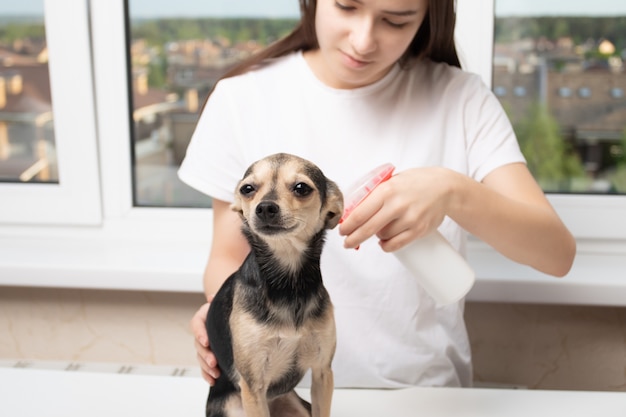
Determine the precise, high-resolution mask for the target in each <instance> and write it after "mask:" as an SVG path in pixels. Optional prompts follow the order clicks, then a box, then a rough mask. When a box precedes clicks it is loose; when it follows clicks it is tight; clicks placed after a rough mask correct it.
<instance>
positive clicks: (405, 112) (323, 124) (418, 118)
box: [179, 53, 524, 388]
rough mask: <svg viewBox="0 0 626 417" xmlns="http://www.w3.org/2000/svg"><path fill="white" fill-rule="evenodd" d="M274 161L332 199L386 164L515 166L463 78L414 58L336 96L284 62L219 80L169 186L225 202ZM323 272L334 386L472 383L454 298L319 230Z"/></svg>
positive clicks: (502, 130)
mask: <svg viewBox="0 0 626 417" xmlns="http://www.w3.org/2000/svg"><path fill="white" fill-rule="evenodd" d="M276 152H287V153H292V154H296V155H299V156H301V157H303V158H306V159H308V160H310V161H312V162H313V163H315V164H317V165H318V166H319V167H320V168H321V169H322V170H323V171H324V173H325V175H326V176H327V177H328V178H330V179H332V180H333V181H335V182H336V183H337V184H338V185H339V187H340V188H342V189H344V190H345V189H346V188H348V187H349V186H350V185H351V184H352V183H353V182H354V181H356V180H357V179H358V178H360V177H361V176H363V175H364V174H365V173H367V172H369V171H370V170H372V169H373V168H375V167H377V166H379V165H381V164H383V163H386V162H391V163H393V164H394V165H395V166H396V172H400V171H402V170H405V169H408V168H412V167H423V166H444V167H447V168H450V169H453V170H456V171H458V172H461V173H463V174H466V175H468V176H469V177H471V178H473V179H475V180H477V181H481V180H482V179H483V178H484V177H485V176H486V175H487V174H488V173H489V172H491V171H492V170H493V169H495V168H497V167H500V166H502V165H505V164H510V163H514V162H523V161H524V158H523V156H522V154H521V152H520V150H519V146H518V144H517V140H516V138H515V135H514V133H513V130H512V128H511V125H510V123H509V121H508V119H507V117H506V115H505V113H504V111H503V110H502V108H501V106H500V103H499V102H498V101H497V99H496V98H495V97H494V96H493V94H492V93H491V91H489V89H488V88H487V87H486V86H485V85H484V84H483V83H482V81H481V80H480V78H479V77H478V76H476V75H472V74H468V73H465V72H463V71H461V70H459V69H458V68H454V67H450V66H448V65H445V64H436V63H433V62H431V61H428V60H422V61H420V62H418V63H416V65H415V66H413V67H411V68H410V69H408V70H404V69H401V68H400V67H399V66H396V67H394V68H393V70H392V71H390V72H389V74H387V75H386V76H385V77H384V78H383V79H381V80H379V81H378V82H376V83H374V84H372V85H369V86H366V87H362V88H357V89H352V90H337V89H333V88H330V87H328V86H326V85H325V84H323V83H322V82H320V81H319V80H318V79H317V78H316V77H315V75H314V74H313V72H312V71H311V69H310V68H309V66H308V64H307V63H306V61H305V59H304V58H303V56H302V53H293V54H290V55H288V56H286V57H283V58H279V59H277V60H275V61H274V62H272V63H271V64H268V65H266V66H264V67H262V68H260V69H257V70H255V71H251V72H248V73H246V74H244V75H241V76H237V77H233V78H228V79H224V80H222V81H220V82H219V83H218V85H217V87H216V89H215V91H214V92H213V94H212V96H211V98H210V100H209V101H208V103H207V105H206V107H205V110H204V112H203V114H202V116H201V117H200V120H199V122H198V125H197V127H196V131H195V133H194V135H193V137H192V140H191V143H190V145H189V148H188V150H187V155H186V158H185V160H184V161H183V164H182V166H181V168H180V171H179V176H180V178H181V179H182V180H183V181H184V182H186V183H187V184H189V185H190V186H192V187H194V188H196V189H198V190H200V191H202V192H204V193H206V194H208V195H210V196H212V197H214V198H217V199H220V200H224V201H232V199H233V193H234V191H235V187H236V184H237V182H238V181H239V180H240V179H241V177H242V176H243V173H244V171H245V169H246V168H247V167H248V166H249V165H250V164H251V163H252V162H254V161H256V160H258V159H261V158H263V157H265V156H267V155H269V154H272V153H276ZM439 231H440V232H441V233H442V234H443V235H444V236H445V237H446V238H447V239H448V240H449V241H450V242H451V243H452V245H453V246H454V247H456V248H457V249H458V250H459V251H460V252H461V253H464V250H465V248H464V246H465V239H466V236H465V232H464V231H463V230H462V229H461V228H460V227H459V226H458V225H456V224H455V223H454V222H453V221H451V220H450V219H449V218H446V219H445V220H444V222H443V224H442V225H441V226H440V228H439ZM322 274H323V277H324V283H325V285H326V287H327V289H328V291H329V293H330V296H331V299H332V301H333V304H334V306H335V316H336V322H337V353H336V355H335V359H334V361H333V369H334V372H335V385H336V386H337V387H389V388H393V387H402V386H407V385H428V386H469V385H471V381H472V370H471V355H470V346H469V342H468V337H467V332H466V329H465V324H464V321H463V302H462V301H461V302H459V303H457V304H454V305H451V306H446V307H440V306H437V305H435V303H434V301H433V300H432V299H431V298H430V297H429V296H428V295H427V294H426V293H425V292H424V291H423V290H422V288H421V287H420V286H419V285H418V283H417V280H416V279H415V278H414V277H413V276H411V275H410V273H409V272H408V271H407V270H406V269H405V268H404V267H403V266H402V265H401V264H400V262H399V261H398V260H397V259H396V257H395V256H393V255H391V254H388V253H385V252H383V251H382V250H381V249H380V247H379V246H378V244H377V242H376V241H375V239H370V240H369V241H367V242H365V243H364V244H363V245H361V248H360V250H358V251H355V250H346V249H344V248H343V239H342V238H341V237H340V236H339V234H338V233H337V231H336V230H331V231H329V232H328V238H327V243H326V246H325V247H324V251H323V254H322Z"/></svg>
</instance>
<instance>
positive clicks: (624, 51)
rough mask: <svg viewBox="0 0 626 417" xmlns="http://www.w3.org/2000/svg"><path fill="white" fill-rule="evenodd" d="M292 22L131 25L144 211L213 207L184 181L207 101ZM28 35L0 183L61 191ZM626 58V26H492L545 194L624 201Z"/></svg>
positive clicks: (5, 122)
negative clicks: (223, 79)
mask: <svg viewBox="0 0 626 417" xmlns="http://www.w3.org/2000/svg"><path fill="white" fill-rule="evenodd" d="M581 19H582V20H581ZM583 20H584V21H583ZM295 23H296V21H295V20H288V19H213V18H207V19H142V20H139V19H137V20H133V19H132V16H131V25H130V32H131V33H130V34H129V41H128V46H129V50H128V56H129V59H130V62H131V64H132V65H131V68H132V74H131V75H130V76H131V77H132V109H133V112H132V117H133V122H134V130H133V132H132V133H133V143H134V157H135V161H134V169H135V182H136V183H135V202H136V204H137V205H145V206H207V205H209V204H210V200H209V199H208V198H207V197H205V196H201V195H200V194H199V193H196V192H195V191H193V190H190V189H189V188H188V187H186V186H184V185H183V184H181V183H180V182H179V181H178V179H177V177H176V170H177V168H178V166H179V165H180V163H181V161H182V159H183V157H184V154H185V150H186V148H187V144H188V143H189V140H190V138H191V134H192V132H193V129H194V127H195V124H196V122H197V119H198V114H199V111H200V110H201V108H202V105H203V103H204V100H205V99H206V96H207V94H208V92H209V91H210V90H211V88H212V87H213V86H214V84H215V82H216V80H217V79H218V78H219V77H220V76H221V75H222V74H223V73H224V72H225V71H227V70H228V69H230V68H232V66H233V65H235V64H236V63H238V62H240V60H241V59H243V58H246V57H248V56H250V54H252V53H254V52H255V51H257V50H259V49H260V48H262V47H264V46H266V45H267V44H269V43H270V42H272V41H274V40H276V39H278V38H279V37H281V36H283V35H284V34H286V33H287V32H288V31H289V30H290V29H291V28H292V27H293V25H294V24H295ZM15 25H16V24H15V23H14V24H13V26H12V27H15ZM23 25H28V28H29V30H25V29H24V28H23V27H22V28H21V29H20V30H19V31H18V30H16V29H15V30H13V31H10V30H8V29H7V27H8V25H6V24H5V25H0V29H1V30H0V181H52V182H54V181H58V173H57V172H58V170H57V168H56V158H55V157H54V133H53V118H52V105H51V99H50V87H49V77H48V67H47V50H46V46H45V38H44V36H43V25H42V23H39V24H38V25H36V24H33V23H32V22H27V23H23V24H22V26H23ZM17 26H19V25H17ZM18 33H21V34H22V35H20V36H18V35H17V34H18ZM625 59H626V17H615V18H567V17H560V18H559V17H554V18H498V19H496V45H495V50H494V63H493V65H494V66H493V68H494V75H493V91H494V93H495V95H496V96H497V97H498V98H499V99H500V100H501V102H502V104H503V106H504V108H505V110H506V111H507V112H508V114H509V117H510V118H511V121H512V122H513V124H514V127H515V129H516V133H517V135H518V139H519V141H520V145H521V147H522V149H523V151H524V153H525V155H526V157H527V159H528V163H529V167H530V168H531V170H532V172H533V174H534V175H535V176H536V178H537V179H538V180H539V181H540V183H541V184H542V186H543V187H544V189H545V190H546V191H550V192H584V193H590V192H591V193H626V155H625V152H624V149H626V132H625V129H626V95H625V92H626V68H625V65H624V60H625Z"/></svg>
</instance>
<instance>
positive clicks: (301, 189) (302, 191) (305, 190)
mask: <svg viewBox="0 0 626 417" xmlns="http://www.w3.org/2000/svg"><path fill="white" fill-rule="evenodd" d="M293 192H294V193H295V194H296V195H297V196H298V197H306V196H307V195H309V194H311V193H312V192H313V188H311V187H310V186H309V185H308V184H305V183H303V182H299V183H297V184H296V185H295V186H294V187H293Z"/></svg>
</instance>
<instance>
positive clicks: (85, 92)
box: [0, 0, 102, 225]
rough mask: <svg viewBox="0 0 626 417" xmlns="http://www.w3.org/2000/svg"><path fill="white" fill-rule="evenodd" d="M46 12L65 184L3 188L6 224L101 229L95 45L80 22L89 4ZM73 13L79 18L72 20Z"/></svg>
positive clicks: (60, 2) (0, 218)
mask: <svg viewBox="0 0 626 417" xmlns="http://www.w3.org/2000/svg"><path fill="white" fill-rule="evenodd" d="M65 6H67V7H68V8H67V9H65V8H64V7H65ZM44 8H45V25H46V41H47V45H48V52H49V56H50V61H49V72H50V86H51V94H52V107H53V112H54V134H55V141H56V153H57V159H58V165H59V183H58V184H42V183H38V184H32V183H30V184H29V183H0V196H1V198H0V200H2V201H3V202H4V203H3V204H0V224H71V225H77V224H78V225H96V224H99V223H100V222H101V220H102V214H101V210H100V180H99V175H100V174H99V172H98V154H97V151H96V150H97V146H96V145H97V141H96V129H95V126H96V124H95V123H96V122H95V107H94V95H93V80H92V77H91V60H90V51H91V45H90V43H89V24H88V22H87V20H86V19H81V18H80V17H81V16H85V15H86V12H87V3H86V2H85V1H75V0H46V1H45V4H44ZM69 10H71V11H72V13H75V14H76V16H78V18H77V19H74V18H71V19H68V18H67V14H68V11H69ZM68 45H71V48H68ZM59 109H64V110H63V111H57V110H59Z"/></svg>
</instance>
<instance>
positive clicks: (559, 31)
mask: <svg viewBox="0 0 626 417" xmlns="http://www.w3.org/2000/svg"><path fill="white" fill-rule="evenodd" d="M625 10H626V7H624V6H622V3H621V2H619V1H617V0H612V1H605V2H603V4H602V5H600V4H597V3H594V2H585V1H582V0H579V1H571V2H567V3H560V2H559V3H555V2H543V3H542V2H539V1H528V2H520V1H515V0H496V22H495V49H496V51H498V54H499V55H498V58H499V59H498V60H494V82H495V83H496V84H497V85H499V84H505V83H506V82H507V80H510V79H514V78H516V77H522V76H523V75H526V74H530V75H531V76H532V82H531V83H530V84H529V85H528V88H529V91H530V90H532V91H534V93H533V94H531V95H533V97H534V99H533V100H529V101H527V102H526V105H525V106H524V107H521V106H519V105H518V106H514V104H512V103H511V101H510V99H509V98H505V97H501V101H502V103H503V105H504V106H505V108H507V109H509V116H510V118H511V120H512V122H513V124H514V127H515V131H516V134H517V136H518V140H519V141H520V145H521V147H522V150H523V152H524V154H525V155H526V158H527V160H528V164H529V167H530V169H531V171H532V172H533V174H534V175H535V177H536V178H537V180H538V181H539V183H540V184H541V185H542V187H543V189H544V190H545V191H547V192H551V193H561V194H562V193H586V194H595V193H600V194H626V158H624V157H623V156H621V155H622V153H621V152H615V149H616V148H624V147H626V113H624V108H625V107H626V101H624V99H623V97H619V93H617V91H620V90H619V89H623V88H626V67H625V66H624V62H623V59H624V57H625V56H626V54H625V53H624V52H626V36H625V35H624V34H625V33H626V19H625V18H624V15H625V14H626V13H625ZM505 59H508V60H509V61H512V62H513V63H514V64H513V65H509V69H510V68H513V70H509V71H497V70H495V69H496V68H498V66H499V65H500V63H501V62H503V61H504V60H505ZM610 88H612V90H611V91H612V94H611V95H612V97H611V96H608V95H603V94H594V93H597V92H598V91H607V89H610ZM549 92H556V94H550V93H549ZM515 95H516V96H518V97H520V96H522V95H518V94H515Z"/></svg>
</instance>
